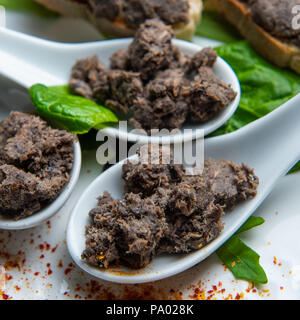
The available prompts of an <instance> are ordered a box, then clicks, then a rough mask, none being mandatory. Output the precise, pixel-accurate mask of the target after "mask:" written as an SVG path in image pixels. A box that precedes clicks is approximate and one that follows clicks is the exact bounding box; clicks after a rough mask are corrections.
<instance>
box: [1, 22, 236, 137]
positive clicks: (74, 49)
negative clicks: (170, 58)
mask: <svg viewBox="0 0 300 320" xmlns="http://www.w3.org/2000/svg"><path fill="white" fill-rule="evenodd" d="M130 42H131V39H116V40H106V41H98V42H90V43H81V44H64V43H58V42H52V41H47V40H42V39H39V38H35V37H32V36H28V35H25V34H22V33H18V32H15V31H12V30H8V29H5V28H1V27H0V74H3V75H4V76H6V77H7V78H9V79H11V80H13V81H15V82H17V83H18V84H20V85H22V86H24V87H26V88H29V87H30V86H32V85H33V84H35V83H43V84H45V85H49V86H51V85H63V84H67V83H68V81H69V77H70V71H71V68H72V66H73V65H74V63H75V62H76V60H78V59H81V58H86V57H88V56H91V55H95V54H96V55H98V56H99V57H100V59H101V61H102V62H103V63H104V64H105V65H106V66H107V67H109V57H110V56H111V55H112V54H113V53H114V52H116V51H117V50H119V49H123V48H127V47H128V45H129V43H130ZM174 44H175V45H176V46H178V47H179V48H180V49H181V50H182V51H183V52H186V53H189V54H194V53H196V52H197V51H199V50H200V49H201V47H200V46H199V45H196V44H193V43H190V42H187V41H182V40H174ZM214 72H215V74H216V75H217V76H218V77H219V78H220V79H221V80H223V82H225V83H227V84H230V85H231V86H232V88H233V89H234V90H235V91H236V92H237V96H236V98H235V100H234V101H233V102H232V103H230V104H229V105H228V106H227V107H226V108H225V109H224V111H222V112H221V113H219V114H218V115H217V117H216V118H214V119H212V120H211V121H208V122H206V123H205V124H193V125H186V126H184V127H183V129H193V131H191V132H189V133H186V134H185V135H183V134H182V131H180V132H179V133H178V134H176V135H174V136H172V141H174V143H178V142H180V141H183V140H184V141H191V140H193V139H195V138H196V134H197V133H196V129H203V132H204V135H208V134H209V133H211V132H213V131H215V130H216V129H218V128H219V127H221V126H222V125H223V124H224V123H225V122H226V121H227V120H228V119H229V118H230V117H231V116H232V115H233V113H234V112H235V110H236V108H237V107H238V104H239V101H240V85H239V81H238V79H237V77H236V75H235V73H234V72H233V70H232V69H231V67H230V66H229V65H228V64H227V63H226V62H225V61H224V60H223V59H221V58H218V59H217V62H216V64H215V67H214ZM104 133H105V134H107V135H108V136H112V137H118V138H119V139H120V140H122V141H126V140H127V141H132V142H135V141H137V140H138V141H140V142H142V143H147V142H148V141H152V142H157V141H158V139H159V137H152V138H149V137H148V136H144V135H141V134H135V133H129V134H128V132H127V131H124V130H120V131H119V130H117V127H111V128H106V129H105V130H104ZM201 134H202V133H201ZM169 137H170V136H169ZM169 137H168V136H166V137H164V138H162V143H163V142H164V141H168V139H169ZM198 137H199V135H198Z"/></svg>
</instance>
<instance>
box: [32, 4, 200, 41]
mask: <svg viewBox="0 0 300 320" xmlns="http://www.w3.org/2000/svg"><path fill="white" fill-rule="evenodd" d="M35 1H36V2H38V3H40V4H42V5H44V6H45V7H47V8H48V9H50V10H53V11H56V12H58V13H60V14H62V15H65V16H71V17H79V18H84V19H86V20H89V21H90V22H92V24H93V25H94V26H95V27H96V28H97V29H98V30H99V31H101V32H103V33H105V34H106V35H109V36H112V37H130V36H133V35H134V33H135V31H136V29H137V27H138V25H139V24H140V23H142V22H144V21H145V20H147V19H152V18H160V19H161V20H162V21H163V22H165V23H166V24H169V25H172V27H173V29H174V32H175V36H176V37H177V38H181V39H186V40H188V39H190V38H191V37H192V36H193V35H194V33H195V30H196V27H197V25H198V23H199V21H200V18H201V12H202V0H165V1H161V0H126V1H125V0H108V1H107V0H106V1H99V0H35Z"/></svg>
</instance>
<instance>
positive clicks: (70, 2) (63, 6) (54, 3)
mask: <svg viewBox="0 0 300 320" xmlns="http://www.w3.org/2000/svg"><path fill="white" fill-rule="evenodd" d="M35 1H36V2H38V3H40V4H42V5H44V6H45V7H47V8H48V9H50V10H53V11H56V12H58V13H60V14H62V15H64V16H71V17H78V18H83V19H87V20H89V21H91V23H92V24H93V25H94V26H95V27H96V28H97V29H98V30H99V31H101V32H103V33H105V34H107V35H109V36H113V37H131V36H133V35H134V33H135V29H131V28H128V27H127V26H126V25H125V23H124V22H123V21H122V20H121V19H116V20H115V21H110V20H108V19H105V18H96V17H95V16H94V15H93V14H92V12H91V11H90V10H89V9H88V8H87V6H86V5H84V4H81V3H79V2H76V1H74V0H35ZM188 2H189V5H190V9H189V22H188V23H187V24H178V25H174V26H173V29H174V32H175V36H176V37H177V38H181V39H185V40H189V39H191V38H192V36H193V35H194V34H195V31H196V27H197V25H198V24H199V22H200V19H201V12H202V8H203V4H202V0H188Z"/></svg>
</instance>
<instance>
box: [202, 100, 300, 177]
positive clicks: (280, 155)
mask: <svg viewBox="0 0 300 320" xmlns="http://www.w3.org/2000/svg"><path fill="white" fill-rule="evenodd" d="M206 148H207V150H208V151H209V154H210V155H211V156H215V157H216V158H220V157H222V158H226V159H230V160H232V161H238V162H240V161H241V159H245V160H244V161H245V163H246V164H249V165H250V166H252V167H253V168H255V171H256V173H257V174H258V176H259V177H260V178H261V180H262V181H268V182H272V181H275V180H276V179H277V178H279V177H280V176H281V175H283V174H285V173H286V172H287V171H288V170H289V169H290V168H291V167H292V166H293V165H294V164H295V163H296V162H297V161H299V160H300V94H298V95H297V96H296V97H294V98H293V99H291V100H290V101H288V102H286V103H285V104H284V105H283V106H281V107H280V108H278V109H276V110H275V111H273V112H271V113H270V114H268V115H267V116H265V117H263V118H261V119H259V120H257V121H254V122H253V123H251V124H249V125H248V126H246V127H244V128H242V129H240V130H238V131H236V132H233V133H231V134H228V135H225V136H221V137H216V138H211V139H208V141H207V143H206Z"/></svg>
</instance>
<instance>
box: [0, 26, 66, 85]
mask: <svg viewBox="0 0 300 320" xmlns="http://www.w3.org/2000/svg"><path fill="white" fill-rule="evenodd" d="M63 56H64V55H63V52H62V51H61V50H59V44H58V46H57V47H56V48H55V43H51V42H50V41H46V40H41V39H38V38H35V37H31V36H27V35H25V34H22V33H19V32H15V31H12V30H9V29H6V28H3V27H0V72H1V74H2V75H4V76H6V77H7V78H9V79H11V80H13V81H15V82H17V83H19V84H21V85H22V86H25V87H26V88H28V87H30V86H31V85H33V84H34V83H36V82H37V79H38V81H39V82H42V83H44V84H47V85H55V84H61V82H62V81H61V80H60V78H59V77H58V76H57V75H59V70H57V68H56V65H55V60H57V59H58V58H63ZM45 61H46V63H45Z"/></svg>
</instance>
